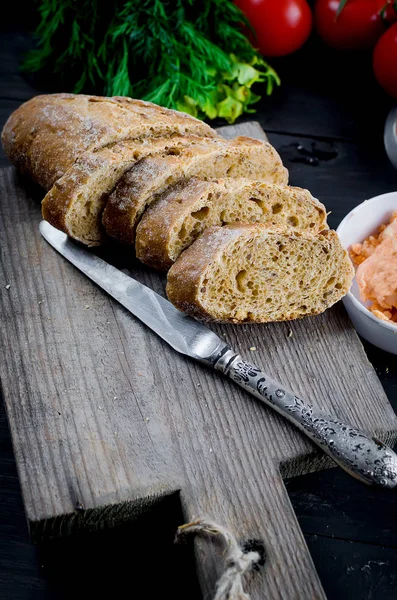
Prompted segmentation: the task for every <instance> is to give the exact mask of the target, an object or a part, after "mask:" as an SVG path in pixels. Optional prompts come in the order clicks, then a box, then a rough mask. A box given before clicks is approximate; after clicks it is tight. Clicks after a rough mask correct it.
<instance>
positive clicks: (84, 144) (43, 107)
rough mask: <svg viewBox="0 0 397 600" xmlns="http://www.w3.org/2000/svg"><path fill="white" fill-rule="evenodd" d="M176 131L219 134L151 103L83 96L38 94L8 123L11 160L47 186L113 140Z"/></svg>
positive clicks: (6, 131) (6, 136)
mask: <svg viewBox="0 0 397 600" xmlns="http://www.w3.org/2000/svg"><path fill="white" fill-rule="evenodd" d="M172 133H179V134H182V135H184V134H193V135H198V136H202V137H209V138H212V137H218V135H217V133H216V132H215V131H214V130H213V129H212V128H211V127H209V126H208V125H206V124H205V123H203V122H202V121H199V120H198V119H195V118H194V117H191V116H190V115H187V114H185V113H180V112H177V111H173V110H169V109H166V108H163V107H160V106H157V105H155V104H151V103H150V102H144V101H142V100H134V99H132V98H123V97H117V96H116V97H112V98H107V97H100V96H87V95H83V94H78V95H76V94H46V95H41V96H35V97H34V98H32V99H31V100H28V102H25V103H24V104H22V105H21V106H20V107H19V108H18V109H17V110H15V111H14V112H13V113H12V114H11V116H10V117H9V119H8V121H7V122H6V124H5V125H4V129H3V132H2V142H3V146H4V150H5V152H6V154H7V155H8V157H9V159H10V160H11V162H13V163H14V165H15V166H16V167H17V168H18V169H19V170H20V171H21V172H23V173H24V174H26V175H29V176H30V177H31V178H32V179H34V180H35V181H36V182H37V183H39V184H40V185H41V186H42V187H44V188H45V189H46V190H49V189H50V188H51V187H52V186H53V185H54V183H55V181H57V180H58V179H59V178H60V177H62V176H63V175H64V174H65V173H66V171H67V170H68V169H69V168H70V167H71V166H72V164H73V163H74V162H75V161H76V159H77V158H78V157H79V156H81V155H82V154H83V153H84V152H87V151H89V150H98V149H99V148H103V147H105V146H107V145H109V144H113V143H115V142H122V141H123V140H126V139H135V138H141V137H145V136H146V137H160V136H167V135H171V134H172Z"/></svg>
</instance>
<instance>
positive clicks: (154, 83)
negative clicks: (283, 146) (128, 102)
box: [23, 0, 280, 123]
mask: <svg viewBox="0 0 397 600" xmlns="http://www.w3.org/2000/svg"><path fill="white" fill-rule="evenodd" d="M39 13H40V15H39V16H40V23H39V26H38V28H37V30H36V35H37V39H38V43H37V47H36V49H34V50H32V51H31V52H30V53H29V54H28V56H27V58H26V60H25V62H24V65H23V68H24V69H25V70H27V71H30V72H46V73H51V75H52V76H53V77H55V78H56V81H57V85H61V86H63V89H64V90H66V91H67V90H72V91H74V92H75V93H80V92H83V91H85V92H91V93H93V92H94V93H104V94H106V95H110V96H113V95H114V96H124V95H125V96H131V97H135V98H143V99H145V100H149V101H151V102H155V103H156V104H160V105H162V106H166V107H168V108H176V109H178V110H183V111H185V112H188V113H190V114H193V115H194V116H197V117H199V118H205V117H207V118H209V119H214V118H215V117H223V118H225V119H226V120H227V121H228V122H229V123H232V122H234V121H235V119H236V118H237V117H239V116H240V115H241V114H242V113H243V112H247V113H248V112H254V110H253V109H252V107H251V106H252V104H254V103H255V102H257V101H258V100H259V99H260V96H258V95H256V94H254V93H253V91H252V89H251V88H252V85H253V84H254V83H256V82H264V84H265V92H266V94H271V93H272V90H273V87H274V85H279V83H280V81H279V78H278V76H277V74H276V73H275V71H274V70H273V69H272V68H271V67H270V66H269V65H268V64H267V63H266V62H265V61H264V60H263V59H262V58H261V57H260V56H259V54H258V53H257V51H256V50H255V49H254V48H253V46H252V45H251V43H250V42H249V40H248V39H247V37H246V36H245V35H244V33H243V32H242V29H241V24H242V23H245V24H246V25H247V23H246V21H245V18H244V16H243V15H242V13H241V11H240V9H238V8H237V7H236V6H235V5H234V4H233V2H231V1H230V0H110V1H109V0H108V1H107V2H105V1H104V0H39Z"/></svg>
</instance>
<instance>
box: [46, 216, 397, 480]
mask: <svg viewBox="0 0 397 600" xmlns="http://www.w3.org/2000/svg"><path fill="white" fill-rule="evenodd" d="M39 228H40V233H41V235H42V236H43V237H44V238H45V240H46V241H47V242H48V243H49V244H51V246H53V248H55V250H57V251H58V252H59V253H60V254H61V255H62V256H63V257H64V258H66V259H67V260H68V261H69V262H71V263H72V264H73V265H74V266H75V267H77V268H78V269H79V270H80V271H82V272H83V273H84V274H85V275H87V277H89V278H90V279H91V280H92V281H94V282H95V283H96V284H97V285H99V286H100V287H101V288H102V289H104V290H105V291H106V292H107V293H108V294H109V295H110V296H112V298H114V299H115V300H117V301H118V302H119V303H120V304H121V305H122V306H124V307H125V308H126V309H127V310H129V311H130V312H131V313H132V314H133V315H134V316H135V317H137V318H138V319H139V320H140V321H142V322H143V323H144V324H145V325H147V326H148V327H149V328H150V329H152V330H153V331H154V332H155V333H156V334H157V335H158V336H160V337H161V338H162V339H163V340H164V341H166V342H167V343H168V344H169V345H170V346H171V347H172V348H173V349H174V350H176V351H177V352H179V353H181V354H184V355H185V356H189V357H190V358H193V359H194V360H196V361H199V362H201V363H204V364H206V365H207V366H210V367H213V368H214V369H216V370H218V371H221V372H222V373H223V374H224V375H227V376H228V377H230V378H231V379H232V380H233V381H234V382H235V383H237V384H238V385H239V386H240V387H242V388H243V389H245V390H246V391H247V392H249V393H250V394H252V395H253V396H255V397H256V398H258V399H259V400H261V401H262V402H263V403H265V404H266V405H267V406H269V407H270V408H272V409H274V410H275V411H276V412H278V413H279V414H281V415H282V416H283V417H285V418H286V419H288V421H290V422H291V423H292V424H293V425H295V426H296V427H297V428H298V429H299V430H300V431H302V433H304V434H305V435H306V436H307V437H309V438H310V439H311V440H312V441H313V442H314V443H315V444H317V446H319V447H320V448H321V449H322V450H323V451H324V452H326V453H327V454H328V455H329V456H330V457H331V458H332V459H333V460H334V461H335V462H336V463H337V464H339V465H340V466H341V467H342V468H343V469H344V470H345V471H347V472H348V473H349V474H350V475H352V476H353V477H355V478H357V479H359V480H360V481H362V482H363V483H366V484H369V485H379V486H382V487H385V488H389V489H391V488H395V487H396V486H397V455H396V454H395V453H394V452H393V450H391V449H390V448H389V447H387V446H386V445H384V444H383V443H382V442H380V441H379V440H377V439H376V438H372V437H370V436H368V435H366V434H365V433H364V432H362V431H360V430H358V429H356V428H355V427H353V426H351V425H348V424H346V423H344V422H343V421H341V420H340V419H339V418H337V417H332V416H330V415H328V414H326V413H324V412H322V411H321V410H318V409H316V408H315V407H314V406H313V405H312V404H310V403H307V402H305V401H304V400H302V399H301V398H298V396H296V395H295V394H294V393H293V392H291V391H289V390H288V389H286V388H285V387H284V386H283V385H282V384H281V383H279V382H277V381H276V380H274V379H272V378H271V377H270V376H269V375H268V374H267V373H264V372H263V371H262V370H261V369H259V368H258V367H256V366H255V365H253V364H251V363H249V362H247V361H245V360H244V359H243V358H242V357H241V356H240V355H239V354H238V353H236V352H235V351H234V350H232V349H231V348H230V346H229V345H228V344H227V343H226V342H225V341H224V340H222V339H221V338H220V337H219V336H218V335H216V333H214V332H213V331H211V330H210V329H209V328H208V327H207V326H206V325H204V324H203V323H201V322H199V321H197V320H196V319H193V318H191V317H189V316H188V315H186V314H185V313H182V312H180V311H179V310H177V309H176V308H175V307H174V306H173V305H172V304H171V303H170V302H169V301H168V300H166V299H165V298H163V297H162V296H160V295H159V294H157V293H156V292H154V291H153V290H151V289H150V288H148V287H147V286H145V285H143V284H141V283H139V282H138V281H136V280H135V279H133V278H132V277H129V276H128V275H126V274H125V273H123V272H121V271H120V270H119V269H117V268H115V267H113V266H112V265H110V264H108V263H107V262H105V261H104V260H102V259H101V258H99V257H98V256H96V255H95V254H93V253H92V252H90V251H88V250H85V249H84V248H82V247H81V246H79V245H77V244H76V243H75V242H73V241H72V240H71V239H69V238H68V237H67V235H66V234H64V233H62V232H61V231H59V230H57V229H55V228H54V227H52V225H50V224H49V223H47V222H46V221H42V222H41V223H40V225H39Z"/></svg>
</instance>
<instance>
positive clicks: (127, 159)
mask: <svg viewBox="0 0 397 600" xmlns="http://www.w3.org/2000/svg"><path fill="white" fill-rule="evenodd" d="M202 140H203V138H200V137H196V136H178V135H175V136H171V137H166V138H142V139H140V140H125V141H123V142H118V143H115V144H111V145H108V146H105V147H104V148H100V149H99V150H97V151H88V152H84V153H83V154H82V155H81V156H80V157H79V158H78V159H77V160H76V162H75V163H74V164H73V165H72V166H71V168H70V169H69V170H68V171H67V172H66V173H65V174H64V175H63V177H61V178H60V179H59V180H57V181H56V182H55V184H54V185H53V187H52V188H51V190H50V191H49V192H48V193H47V194H46V196H45V197H44V199H43V202H42V214H43V218H44V219H46V220H47V221H48V222H49V223H51V225H53V226H54V227H56V228H57V229H61V230H62V231H64V232H65V233H67V234H68V235H69V236H70V237H72V238H73V239H76V240H78V241H80V242H82V243H83V244H86V245H87V246H98V245H100V244H101V243H102V242H103V241H104V240H105V237H106V236H105V231H104V229H103V228H102V227H101V225H100V221H101V214H102V211H103V209H104V207H105V206H106V203H107V201H108V197H109V194H110V193H111V192H112V190H113V189H114V187H115V185H116V184H117V182H118V181H119V180H120V178H121V177H122V176H123V174H124V173H125V172H126V171H128V170H129V169H131V167H132V166H133V165H134V164H136V163H137V162H138V161H139V160H141V159H142V158H144V157H145V156H147V155H148V154H150V155H152V156H154V155H156V154H158V153H159V154H161V153H164V152H166V151H167V150H166V149H167V148H175V147H177V146H182V147H183V146H186V145H190V144H194V143H196V142H197V143H200V142H201V141H202ZM84 196H86V200H87V203H88V204H90V205H91V206H92V212H93V211H95V213H96V218H93V219H92V221H93V222H92V223H91V226H90V227H89V228H88V229H89V232H88V233H87V232H79V231H78V230H77V228H76V226H75V225H76V223H75V221H74V220H73V218H72V211H73V208H74V205H75V204H76V203H77V202H78V201H79V198H81V197H84ZM93 214H94V212H93Z"/></svg>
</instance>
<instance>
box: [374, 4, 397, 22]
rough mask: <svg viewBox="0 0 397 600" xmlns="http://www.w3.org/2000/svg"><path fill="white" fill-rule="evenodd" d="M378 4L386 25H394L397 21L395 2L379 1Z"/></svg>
mask: <svg viewBox="0 0 397 600" xmlns="http://www.w3.org/2000/svg"><path fill="white" fill-rule="evenodd" d="M377 4H378V9H379V11H380V14H381V15H382V19H383V20H384V21H386V23H394V22H395V21H397V7H396V4H395V0H377Z"/></svg>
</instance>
